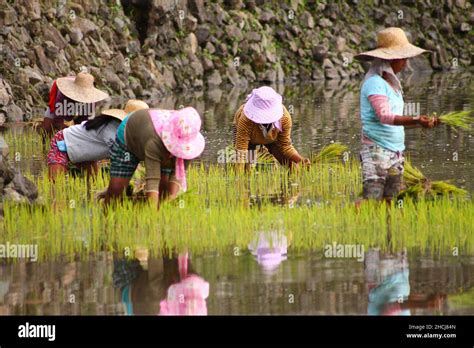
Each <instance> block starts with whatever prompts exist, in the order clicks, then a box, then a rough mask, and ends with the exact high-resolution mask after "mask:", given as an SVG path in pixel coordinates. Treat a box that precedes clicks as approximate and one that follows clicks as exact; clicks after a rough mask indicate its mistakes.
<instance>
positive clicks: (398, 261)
mask: <svg viewBox="0 0 474 348" xmlns="http://www.w3.org/2000/svg"><path fill="white" fill-rule="evenodd" d="M359 83H360V82H359V81H349V80H347V81H325V82H320V83H314V84H308V83H303V84H299V85H286V86H275V88H277V90H278V91H279V92H280V93H282V94H283V95H284V101H285V104H286V106H287V108H289V109H290V108H291V109H293V111H294V112H293V124H294V128H293V141H294V143H295V146H296V147H297V149H299V150H301V152H302V153H303V154H305V155H307V154H308V153H309V152H310V151H317V150H319V149H320V148H321V147H322V146H323V145H324V144H327V143H329V142H331V141H337V142H341V143H343V144H347V145H349V147H350V149H351V152H352V154H353V155H354V156H357V153H358V150H359V137H360V127H361V125H360V121H359V116H358V104H359V102H358V88H359V87H358V86H359ZM403 85H404V92H405V101H406V102H413V103H419V107H420V112H421V114H425V113H431V112H438V113H442V112H448V111H453V110H461V109H469V108H472V105H473V102H474V101H473V95H474V93H473V91H474V82H473V81H472V78H471V75H470V74H468V73H458V74H451V73H450V74H433V75H417V76H413V75H412V76H406V77H405V78H404V81H403ZM247 93H249V91H248V90H239V89H228V90H214V91H209V92H192V93H191V92H190V93H182V94H180V95H174V96H170V97H167V98H164V99H163V100H159V101H149V104H150V105H153V106H156V107H162V108H178V107H179V106H180V105H193V106H195V107H196V108H197V109H198V111H199V112H200V113H201V115H203V120H204V124H203V128H204V133H205V136H206V138H207V146H206V150H205V152H204V155H203V158H204V160H206V161H211V162H216V161H217V153H218V151H219V150H221V149H223V148H224V147H225V146H226V145H227V144H229V142H230V134H231V122H232V118H233V112H234V111H235V110H236V109H237V107H238V106H239V105H240V104H241V103H242V102H243V101H244V100H245V96H246V95H247ZM121 103H123V101H120V100H114V101H113V102H112V106H118V105H120V104H121ZM417 105H418V104H415V106H416V107H417ZM9 131H13V130H9ZM21 131H22V130H21V129H18V128H17V129H16V130H15V132H17V133H16V134H18V136H20V134H21ZM406 136H407V140H406V144H407V152H408V153H409V155H410V156H411V158H412V160H413V162H414V164H415V165H416V166H419V167H420V168H421V169H422V171H423V172H424V173H425V174H426V175H427V176H428V177H430V178H431V179H436V180H443V179H453V180H454V182H455V183H457V184H458V185H460V186H463V187H465V188H467V189H468V190H469V191H470V192H473V191H474V152H473V150H472V149H471V147H472V145H473V144H474V136H473V135H470V134H467V133H465V132H459V133H456V132H454V131H453V130H451V129H449V128H448V127H445V126H441V127H439V128H437V129H435V130H421V129H409V130H407V132H406ZM11 151H13V152H14V151H15V149H11ZM455 153H456V155H457V161H456V160H454V154H455ZM17 165H18V166H20V167H21V168H23V170H24V171H25V172H30V171H31V172H32V173H38V171H39V170H40V169H41V168H42V166H44V161H39V160H32V159H28V158H26V160H25V158H23V160H22V161H20V162H18V163H17ZM287 251H288V255H287V257H286V259H285V257H279V256H278V255H273V256H271V257H270V259H266V260H265V257H264V256H262V257H263V259H261V260H260V261H261V262H260V263H259V262H258V261H257V260H256V258H255V256H252V255H251V254H250V252H249V251H248V250H243V251H238V253H237V254H239V255H238V256H236V255H235V250H229V252H228V253H220V254H215V255H195V256H193V257H192V261H191V263H192V267H191V266H190V267H189V268H190V269H191V268H194V271H195V273H196V274H198V275H199V276H200V277H202V279H203V280H204V281H205V282H207V283H209V296H208V297H207V299H206V301H205V308H204V307H202V305H203V303H202V301H201V302H199V304H200V305H201V307H199V308H200V309H201V310H202V311H203V310H204V309H205V310H206V312H207V313H208V314H362V315H364V314H395V315H402V314H412V315H417V314H444V315H451V314H474V258H473V256H472V255H471V256H463V257H461V256H459V257H453V256H442V257H441V256H429V255H428V256H426V255H419V254H415V253H410V252H408V256H407V258H404V257H403V255H402V256H400V255H379V256H378V257H377V255H376V253H374V252H371V253H370V255H366V257H365V261H368V260H370V261H369V262H365V263H364V262H359V261H357V260H355V259H354V258H342V259H339V258H335V259H331V258H327V257H325V256H324V255H323V253H322V252H320V251H318V252H316V251H315V252H312V253H297V252H296V251H295V250H293V249H292V248H291V246H290V247H288V250H287ZM280 256H281V255H280ZM377 260H378V261H377ZM115 261H118V259H116V260H115ZM272 264H273V266H272V267H270V266H271V265H272ZM265 265H266V266H265ZM122 266H123V265H122ZM175 266H176V265H175ZM173 267H174V266H173ZM173 267H172V270H171V271H170V270H169V268H168V269H167V268H166V267H165V266H164V265H163V262H162V260H161V259H152V260H149V261H148V268H147V269H148V270H144V269H143V268H142V266H140V267H138V266H136V267H135V268H134V270H133V272H131V273H132V274H131V275H129V276H131V277H133V280H131V281H130V282H129V285H130V284H131V289H135V290H133V291H132V294H131V298H132V300H131V303H132V305H133V312H134V314H157V313H159V312H160V302H161V301H162V300H163V299H165V298H166V297H167V292H169V287H170V286H171V285H172V284H176V282H178V281H179V272H178V273H176V272H177V271H176V267H174V268H173ZM118 268H119V263H117V262H116V263H115V266H114V256H113V255H112V254H105V253H98V254H95V255H91V256H90V258H88V259H87V260H84V259H82V260H81V259H78V260H77V261H75V262H67V261H55V262H30V263H28V262H22V261H19V262H17V263H16V264H10V263H5V262H3V261H2V260H0V314H6V315H8V314H83V315H85V314H125V313H126V311H125V309H124V301H123V299H124V298H126V296H125V297H123V286H122V288H121V286H120V285H117V284H116V286H114V271H115V278H116V279H117V274H118ZM270 268H273V269H270ZM127 272H128V273H130V271H127ZM127 272H126V273H127ZM128 273H127V274H128ZM122 285H123V284H122ZM71 296H72V297H71ZM129 310H130V308H129Z"/></svg>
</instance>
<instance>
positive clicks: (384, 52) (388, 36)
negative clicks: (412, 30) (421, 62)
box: [354, 27, 430, 60]
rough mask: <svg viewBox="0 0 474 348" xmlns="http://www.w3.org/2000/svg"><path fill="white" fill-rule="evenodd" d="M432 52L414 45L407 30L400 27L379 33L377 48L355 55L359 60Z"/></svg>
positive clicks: (413, 55) (410, 55)
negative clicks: (407, 34)
mask: <svg viewBox="0 0 474 348" xmlns="http://www.w3.org/2000/svg"><path fill="white" fill-rule="evenodd" d="M424 52H430V51H428V50H424V49H422V48H419V47H416V46H415V45H412V44H411V43H410V42H409V41H408V38H407V36H406V35H405V32H404V31H403V30H402V29H400V28H395V27H391V28H386V29H383V30H381V31H379V32H378V33H377V48H376V49H374V50H371V51H367V52H362V53H359V54H357V55H355V57H354V58H356V59H358V60H371V59H374V58H381V59H387V60H391V59H405V58H412V57H415V56H417V55H419V54H421V53H424Z"/></svg>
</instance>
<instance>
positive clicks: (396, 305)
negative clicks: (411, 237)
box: [364, 249, 410, 315]
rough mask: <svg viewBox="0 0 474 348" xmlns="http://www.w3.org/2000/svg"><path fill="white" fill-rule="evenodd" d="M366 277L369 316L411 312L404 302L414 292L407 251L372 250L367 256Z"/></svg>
mask: <svg viewBox="0 0 474 348" xmlns="http://www.w3.org/2000/svg"><path fill="white" fill-rule="evenodd" d="M364 260H365V277H366V282H367V288H368V290H369V304H368V309H367V312H368V314H369V315H410V311H409V310H407V309H404V310H402V308H401V306H400V304H402V303H403V302H405V301H406V300H407V299H408V296H409V295H410V281H409V269H408V260H407V255H406V253H405V252H401V253H398V254H393V255H388V256H387V255H385V256H382V257H381V255H380V251H379V250H377V249H370V250H369V251H368V252H367V254H366V256H365V259H364Z"/></svg>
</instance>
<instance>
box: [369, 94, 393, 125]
mask: <svg viewBox="0 0 474 348" xmlns="http://www.w3.org/2000/svg"><path fill="white" fill-rule="evenodd" d="M369 102H370V104H371V105H372V107H373V108H374V111H375V114H376V115H377V117H378V118H379V119H380V122H382V123H385V124H393V123H394V121H395V116H398V115H395V114H392V111H391V110H390V102H389V100H388V97H387V96H386V95H380V94H372V95H369Z"/></svg>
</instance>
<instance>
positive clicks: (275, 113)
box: [243, 86, 283, 124]
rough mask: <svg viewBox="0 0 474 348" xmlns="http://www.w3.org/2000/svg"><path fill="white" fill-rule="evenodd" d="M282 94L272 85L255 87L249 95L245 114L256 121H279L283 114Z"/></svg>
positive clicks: (260, 122) (262, 122)
mask: <svg viewBox="0 0 474 348" xmlns="http://www.w3.org/2000/svg"><path fill="white" fill-rule="evenodd" d="M282 99H283V98H282V96H281V95H280V94H278V93H277V92H276V91H275V90H274V89H273V88H271V87H267V86H264V87H260V88H257V89H254V90H253V91H252V93H251V94H250V95H249V96H248V97H247V102H246V103H245V105H244V110H243V111H244V114H245V116H247V118H248V119H249V120H251V121H253V122H255V123H259V124H267V123H273V122H276V121H278V120H279V119H280V118H282V116H283V103H282Z"/></svg>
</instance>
